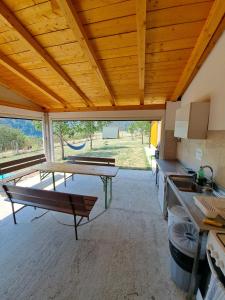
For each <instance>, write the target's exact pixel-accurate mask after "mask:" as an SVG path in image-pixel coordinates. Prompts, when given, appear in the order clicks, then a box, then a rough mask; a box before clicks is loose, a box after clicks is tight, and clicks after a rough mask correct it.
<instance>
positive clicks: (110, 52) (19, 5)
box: [0, 0, 225, 111]
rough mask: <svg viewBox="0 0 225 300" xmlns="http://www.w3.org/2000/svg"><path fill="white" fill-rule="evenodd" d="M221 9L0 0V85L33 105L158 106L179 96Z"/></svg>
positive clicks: (218, 23) (215, 33)
mask: <svg viewBox="0 0 225 300" xmlns="http://www.w3.org/2000/svg"><path fill="white" fill-rule="evenodd" d="M224 13H225V1H224V0H214V1H212V0H149V1H147V0H76V1H75V0H51V1H46V0H17V1H15V0H4V1H1V2H0V84H3V85H5V86H7V87H9V88H10V89H12V90H14V91H16V92H17V93H19V94H20V95H23V96H24V97H25V98H27V99H29V101H30V102H32V103H34V106H33V109H34V110H37V107H39V110H44V111H85V110H110V109H112V110H115V109H117V110H119V109H125V108H126V109H160V108H163V107H164V105H165V101H168V100H172V101H175V100H177V99H178V98H179V96H180V95H182V93H183V92H184V90H185V88H186V87H187V85H188V84H189V83H190V81H191V79H192V78H193V76H194V75H195V74H196V72H197V70H198V69H199V67H200V65H201V64H202V62H203V61H204V60H205V58H206V57H207V55H208V53H209V51H210V50H211V49H212V47H213V45H214V44H215V42H216V40H217V39H218V38H219V36H220V34H221V33H222V32H223V30H224V28H225V26H224V23H225V21H224ZM0 104H4V105H9V106H14V107H15V103H13V105H11V103H10V99H5V97H4V99H1V98H0ZM37 105H38V106H37ZM18 107H20V104H19V103H18ZM21 107H22V106H21ZM23 108H24V104H23ZM29 109H30V106H29Z"/></svg>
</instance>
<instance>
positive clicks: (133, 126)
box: [128, 122, 136, 140]
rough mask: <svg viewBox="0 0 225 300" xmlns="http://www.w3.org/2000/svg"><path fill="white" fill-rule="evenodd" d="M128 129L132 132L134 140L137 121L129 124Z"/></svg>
mask: <svg viewBox="0 0 225 300" xmlns="http://www.w3.org/2000/svg"><path fill="white" fill-rule="evenodd" d="M128 131H129V132H130V134H131V138H132V140H133V139H134V133H135V131H136V126H135V123H134V122H132V123H131V124H130V125H129V126H128Z"/></svg>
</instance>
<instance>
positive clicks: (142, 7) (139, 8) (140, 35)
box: [136, 0, 147, 105]
mask: <svg viewBox="0 0 225 300" xmlns="http://www.w3.org/2000/svg"><path fill="white" fill-rule="evenodd" d="M146 5H147V4H146V0H136V22H137V46H138V78H139V98H140V105H144V94H145V92H144V91H145V47H146Z"/></svg>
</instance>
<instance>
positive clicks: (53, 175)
mask: <svg viewBox="0 0 225 300" xmlns="http://www.w3.org/2000/svg"><path fill="white" fill-rule="evenodd" d="M52 183H53V189H54V191H55V173H54V172H52Z"/></svg>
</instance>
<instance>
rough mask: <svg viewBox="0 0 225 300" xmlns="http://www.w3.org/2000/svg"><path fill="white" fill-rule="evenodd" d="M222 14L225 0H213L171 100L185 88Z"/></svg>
mask: <svg viewBox="0 0 225 300" xmlns="http://www.w3.org/2000/svg"><path fill="white" fill-rule="evenodd" d="M224 15H225V1H224V0H215V2H214V3H213V5H212V8H211V10H210V12H209V15H208V18H207V20H206V22H205V25H204V26H203V29H202V31H201V33H200V35H199V37H198V39H197V42H196V45H195V47H194V49H193V51H192V53H191V55H190V58H189V59H188V62H187V64H186V66H185V68H184V70H183V73H182V74H181V77H180V79H179V81H178V83H177V86H176V88H175V90H174V92H173V94H172V96H171V100H177V98H178V97H179V96H180V95H182V93H183V92H184V90H185V89H186V87H187V85H188V84H189V80H190V78H191V76H192V74H193V73H194V72H195V69H196V67H197V65H198V62H199V60H200V59H201V56H202V55H203V53H204V52H205V50H206V49H207V46H208V44H209V43H210V40H211V39H212V37H213V35H214V33H216V31H217V29H218V27H219V24H220V22H221V21H222V20H223V18H224ZM202 63H203V62H202Z"/></svg>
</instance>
